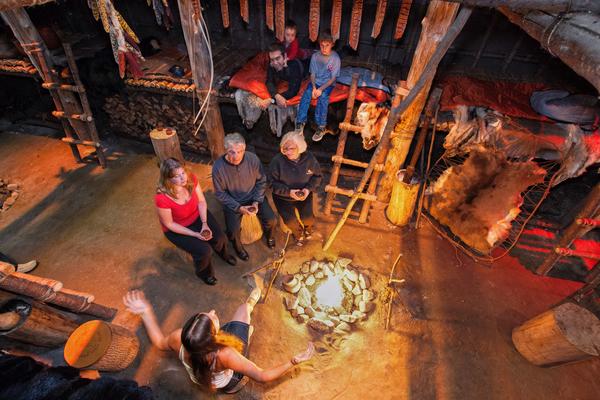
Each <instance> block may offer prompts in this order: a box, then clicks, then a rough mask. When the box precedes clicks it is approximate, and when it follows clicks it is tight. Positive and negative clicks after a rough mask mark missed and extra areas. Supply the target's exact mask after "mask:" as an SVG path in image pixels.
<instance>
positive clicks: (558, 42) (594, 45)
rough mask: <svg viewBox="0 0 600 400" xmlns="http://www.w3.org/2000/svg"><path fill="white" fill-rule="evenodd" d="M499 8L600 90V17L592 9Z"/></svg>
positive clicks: (511, 20)
mask: <svg viewBox="0 0 600 400" xmlns="http://www.w3.org/2000/svg"><path fill="white" fill-rule="evenodd" d="M499 11H500V12H501V13H503V14H504V15H506V16H507V17H508V19H509V21H510V22H512V23H514V24H515V25H518V26H520V27H521V28H522V29H523V30H524V31H525V32H527V34H528V35H529V36H531V37H532V38H534V39H536V40H537V41H539V42H540V44H541V45H542V47H544V48H545V49H546V50H548V51H549V52H550V54H552V55H553V56H555V57H558V58H560V59H561V60H562V61H563V62H564V63H565V64H567V65H568V66H569V67H571V68H572V69H573V71H575V72H576V73H578V74H579V75H581V76H582V77H584V78H585V79H587V80H588V82H590V83H591V84H592V85H594V87H595V88H596V90H598V91H599V92H600V45H599V44H598V42H599V41H598V37H600V18H598V15H596V14H590V13H568V14H561V15H555V14H550V13H546V12H542V11H531V12H513V11H510V10H509V9H507V8H505V7H500V8H499Z"/></svg>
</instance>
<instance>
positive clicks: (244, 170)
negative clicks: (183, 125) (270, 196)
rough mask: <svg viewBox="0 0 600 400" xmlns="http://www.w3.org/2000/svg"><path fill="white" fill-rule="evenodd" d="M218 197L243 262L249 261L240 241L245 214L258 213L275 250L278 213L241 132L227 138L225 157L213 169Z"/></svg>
mask: <svg viewBox="0 0 600 400" xmlns="http://www.w3.org/2000/svg"><path fill="white" fill-rule="evenodd" d="M212 179H213V184H214V187H215V196H216V197H217V199H219V201H220V202H221V204H222V205H223V214H224V215H225V226H226V232H227V237H228V238H229V240H231V242H232V243H233V248H234V249H235V252H236V253H237V255H238V257H239V258H240V259H242V260H247V259H248V258H249V256H248V252H247V251H246V249H244V246H242V243H241V241H240V231H241V219H242V215H244V214H248V215H253V214H258V219H259V220H260V222H261V225H262V227H263V230H264V233H265V237H266V239H267V246H269V248H273V247H275V239H274V237H273V231H274V228H275V225H276V224H277V219H276V218H275V214H274V213H273V210H272V209H271V206H270V205H269V202H268V201H266V199H265V190H266V188H267V176H266V174H265V172H264V170H263V166H262V164H261V162H260V160H259V159H258V157H257V156H256V154H254V153H250V152H247V151H246V141H245V140H244V138H243V137H242V135H240V134H239V133H231V134H229V135H226V136H225V155H224V156H222V157H220V158H219V159H217V160H216V161H215V163H214V165H213V169H212Z"/></svg>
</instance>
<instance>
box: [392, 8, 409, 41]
mask: <svg viewBox="0 0 600 400" xmlns="http://www.w3.org/2000/svg"><path fill="white" fill-rule="evenodd" d="M411 6H412V0H402V5H401V6H400V12H399V13H398V20H397V21H396V30H395V31H394V40H400V39H402V36H404V30H405V29H406V24H407V23H408V16H409V14H410V7H411Z"/></svg>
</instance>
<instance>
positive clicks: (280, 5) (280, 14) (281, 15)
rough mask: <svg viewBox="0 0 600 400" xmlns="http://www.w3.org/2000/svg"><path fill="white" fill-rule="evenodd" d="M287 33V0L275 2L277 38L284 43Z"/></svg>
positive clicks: (276, 0)
mask: <svg viewBox="0 0 600 400" xmlns="http://www.w3.org/2000/svg"><path fill="white" fill-rule="evenodd" d="M284 31H285V0H275V36H276V37H277V40H279V41H280V42H283V39H284V37H283V32H284Z"/></svg>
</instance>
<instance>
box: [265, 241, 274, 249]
mask: <svg viewBox="0 0 600 400" xmlns="http://www.w3.org/2000/svg"><path fill="white" fill-rule="evenodd" d="M267 246H268V247H269V248H270V249H273V248H275V238H268V239H267Z"/></svg>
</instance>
